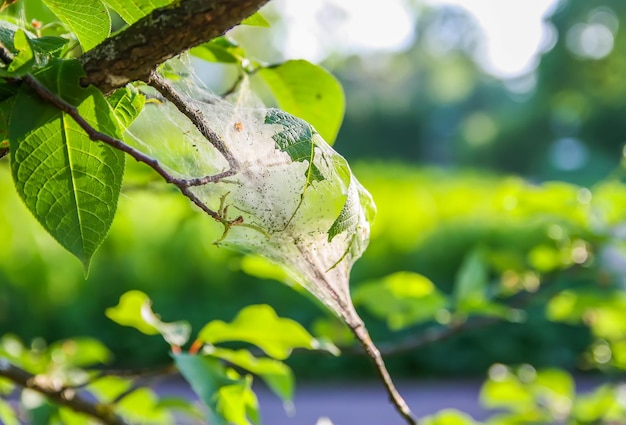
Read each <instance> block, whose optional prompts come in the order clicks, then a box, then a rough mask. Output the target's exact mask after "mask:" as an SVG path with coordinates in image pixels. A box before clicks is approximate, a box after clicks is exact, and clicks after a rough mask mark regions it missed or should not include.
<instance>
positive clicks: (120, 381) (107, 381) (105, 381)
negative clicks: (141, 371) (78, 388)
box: [85, 376, 133, 403]
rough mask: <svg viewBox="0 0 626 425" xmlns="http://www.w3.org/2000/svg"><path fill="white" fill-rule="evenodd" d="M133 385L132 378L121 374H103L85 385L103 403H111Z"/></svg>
mask: <svg viewBox="0 0 626 425" xmlns="http://www.w3.org/2000/svg"><path fill="white" fill-rule="evenodd" d="M132 386H133V383H132V381H131V380H129V379H126V378H122V377H119V376H103V377H101V378H98V379H96V380H95V381H91V382H90V383H89V385H87V386H86V387H85V389H86V390H87V391H89V393H91V394H92V395H93V396H94V397H96V398H97V399H98V401H100V402H103V403H111V402H112V401H113V400H115V399H116V398H117V397H118V396H119V395H121V394H122V393H124V392H126V391H128V390H129V389H130V388H131V387H132Z"/></svg>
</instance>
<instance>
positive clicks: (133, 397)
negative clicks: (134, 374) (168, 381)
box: [115, 388, 173, 425]
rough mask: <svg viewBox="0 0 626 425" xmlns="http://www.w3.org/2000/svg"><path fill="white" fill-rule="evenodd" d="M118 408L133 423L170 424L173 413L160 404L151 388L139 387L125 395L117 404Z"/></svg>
mask: <svg viewBox="0 0 626 425" xmlns="http://www.w3.org/2000/svg"><path fill="white" fill-rule="evenodd" d="M115 406H116V410H117V411H119V412H120V414H121V415H122V416H124V417H125V418H128V419H130V421H129V422H131V423H144V424H145V423H149V424H155V425H157V424H163V425H168V424H171V423H172V419H173V418H172V415H171V414H170V413H169V412H168V411H167V410H166V409H164V408H162V407H161V406H160V405H159V399H158V397H157V395H156V393H155V392H154V391H153V390H151V389H149V388H139V389H137V390H135V391H133V392H131V393H130V394H128V395H126V396H124V398H122V399H121V400H120V401H118V402H117V403H116V404H115Z"/></svg>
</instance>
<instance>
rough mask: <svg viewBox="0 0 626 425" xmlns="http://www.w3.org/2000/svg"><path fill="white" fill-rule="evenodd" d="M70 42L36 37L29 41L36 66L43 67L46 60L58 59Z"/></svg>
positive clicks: (54, 38)
mask: <svg viewBox="0 0 626 425" xmlns="http://www.w3.org/2000/svg"><path fill="white" fill-rule="evenodd" d="M69 42H70V41H69V40H68V39H67V38H63V37H52V36H46V37H37V38H31V39H30V45H31V46H32V48H33V51H34V53H35V58H36V62H37V65H38V66H43V65H45V64H46V63H47V61H48V59H51V58H59V57H61V55H62V54H63V52H64V51H65V47H66V46H67V44H68V43H69Z"/></svg>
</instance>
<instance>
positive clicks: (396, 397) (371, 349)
mask: <svg viewBox="0 0 626 425" xmlns="http://www.w3.org/2000/svg"><path fill="white" fill-rule="evenodd" d="M349 326H350V330H352V332H353V333H354V336H355V337H356V338H357V339H358V340H359V342H360V343H361V345H362V346H363V349H364V350H365V352H366V353H367V355H368V357H369V358H370V359H371V360H372V362H373V363H374V366H376V370H377V371H378V375H379V377H380V379H381V381H382V382H383V384H384V386H385V389H386V390H387V394H388V395H389V400H390V401H391V403H392V404H393V405H394V406H395V408H396V410H397V411H398V413H399V414H400V416H402V417H403V418H404V419H405V420H406V422H407V423H408V424H410V425H417V424H418V422H417V419H416V418H415V416H413V413H412V412H411V409H410V408H409V406H408V405H407V404H406V401H404V399H403V398H402V396H401V395H400V393H399V392H398V390H397V389H396V386H395V385H394V383H393V380H392V379H391V376H390V375H389V371H388V370H387V367H386V366H385V362H384V361H383V357H382V355H381V354H380V351H378V348H376V345H374V342H373V341H372V339H371V338H370V336H369V333H368V332H367V329H366V328H365V325H363V324H362V323H360V324H358V325H356V326H352V325H349Z"/></svg>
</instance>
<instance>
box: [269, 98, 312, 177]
mask: <svg viewBox="0 0 626 425" xmlns="http://www.w3.org/2000/svg"><path fill="white" fill-rule="evenodd" d="M265 124H278V125H281V126H282V127H283V129H282V130H280V131H278V132H277V133H276V134H275V135H274V136H272V139H274V141H275V142H276V148H278V149H280V150H281V151H283V152H285V153H287V154H288V155H289V157H290V158H291V159H292V160H293V161H297V162H304V161H307V162H308V163H309V167H308V169H307V171H306V177H307V181H306V185H307V186H308V185H309V184H311V182H314V181H322V180H324V176H322V174H321V172H320V170H319V169H318V168H317V166H316V165H315V164H314V163H313V161H314V160H315V142H314V141H313V134H314V132H315V130H313V128H312V127H311V126H310V125H309V124H308V123H307V122H305V121H303V120H301V119H299V118H296V117H295V116H293V115H290V114H287V113H285V112H283V111H281V110H279V109H270V110H269V111H268V113H267V115H266V116H265Z"/></svg>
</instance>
